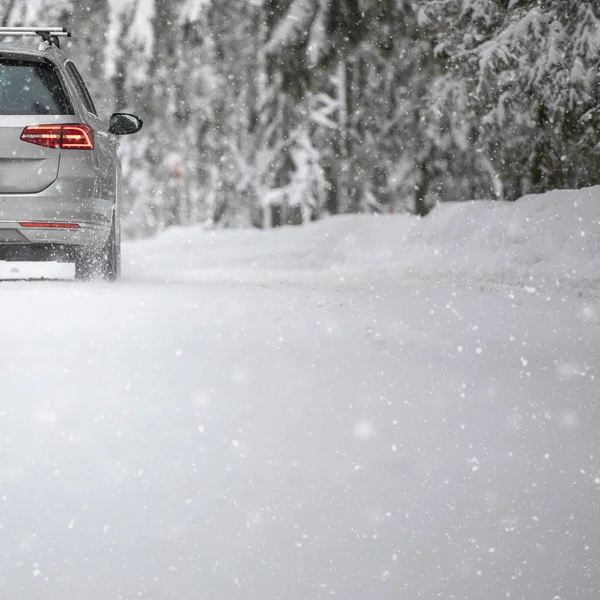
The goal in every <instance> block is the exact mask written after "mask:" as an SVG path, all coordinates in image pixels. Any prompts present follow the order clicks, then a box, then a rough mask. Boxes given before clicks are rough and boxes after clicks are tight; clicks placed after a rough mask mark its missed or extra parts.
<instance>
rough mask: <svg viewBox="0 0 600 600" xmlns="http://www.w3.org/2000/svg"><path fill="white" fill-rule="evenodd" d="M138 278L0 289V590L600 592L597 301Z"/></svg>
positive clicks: (195, 594)
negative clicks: (106, 282)
mask: <svg viewBox="0 0 600 600" xmlns="http://www.w3.org/2000/svg"><path fill="white" fill-rule="evenodd" d="M132 249H133V247H130V251H131V250H132ZM240 256H241V254H240ZM149 260H150V259H149ZM151 260H154V259H151ZM232 260H233V259H232ZM150 267H152V265H150ZM149 270H150V271H152V272H155V273H158V272H159V271H160V269H159V268H158V266H156V268H150V269H149ZM149 270H148V269H142V268H140V267H139V265H138V266H135V265H133V266H131V265H130V266H129V267H128V269H127V272H126V280H125V281H123V282H121V283H119V284H117V285H113V286H111V285H104V284H87V285H86V284H77V283H73V282H5V283H0V297H1V303H2V315H3V319H2V326H1V328H0V336H1V346H0V398H1V406H0V440H1V453H0V594H2V596H3V597H6V598H16V597H19V598H28V599H33V598H39V599H58V598H60V599H63V598H64V599H71V598H82V599H83V598H85V599H86V600H106V599H107V598H124V599H130V598H134V597H139V598H142V599H149V600H163V599H164V598H173V599H177V600H183V599H189V600H192V599H193V600H197V599H202V598H206V599H211V600H216V599H222V600H251V599H260V600H270V599H276V598H281V599H285V600H316V599H320V598H329V597H332V596H334V597H339V598H343V599H344V600H367V599H369V600H370V599H373V600H375V599H376V600H398V599H399V598H403V599H406V600H416V599H417V598H420V599H425V600H433V599H434V598H444V599H449V598H456V599H461V600H464V599H469V600H470V599H479V598H485V599H486V600H487V599H495V598H498V599H499V598H518V599H526V600H548V599H552V598H560V599H561V600H567V599H573V598H585V599H590V600H591V599H592V598H593V599H597V598H598V597H599V596H600V434H599V431H600V412H599V408H598V404H599V401H600V391H599V390H600V386H599V384H598V377H599V376H600V373H599V372H598V371H599V367H600V354H599V351H600V313H599V312H598V310H597V308H598V304H597V301H596V300H593V299H590V298H586V297H585V296H584V297H578V296H577V295H576V294H574V293H573V294H569V293H565V294H561V295H559V294H558V293H548V294H540V293H533V290H529V291H527V290H524V289H515V288H511V287H507V286H460V285H456V284H455V283H452V282H451V281H446V282H445V283H444V282H442V281H439V282H438V281H436V280H435V279H432V278H430V279H422V280H419V279H416V278H415V277H414V276H412V277H408V276H407V277H405V278H404V277H398V276H397V277H395V278H394V277H392V276H391V275H390V276H381V275H378V276H374V275H369V274H367V273H363V274H361V275H356V274H354V275H351V276H347V277H345V279H344V280H343V281H341V280H340V277H339V274H335V273H326V272H324V271H323V272H319V273H317V272H315V273H313V274H311V273H310V272H307V271H298V272H289V271H287V272H286V271H283V270H281V271H275V272H274V271H272V270H270V271H269V270H267V269H258V268H256V269H252V268H251V267H248V266H245V267H244V269H243V270H238V271H235V272H233V271H227V270H223V271H215V270H211V271H209V270H204V271H203V270H202V269H201V268H198V269H196V270H195V271H194V275H193V277H192V276H191V275H190V274H189V271H182V272H181V274H180V276H179V277H175V278H174V279H175V281H172V282H171V283H167V282H166V281H164V279H161V277H160V276H159V275H156V276H153V277H148V276H147V273H148V272H149Z"/></svg>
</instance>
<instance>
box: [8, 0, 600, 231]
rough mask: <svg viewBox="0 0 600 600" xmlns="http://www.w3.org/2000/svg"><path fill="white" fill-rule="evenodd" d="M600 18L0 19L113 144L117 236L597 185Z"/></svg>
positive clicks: (477, 2)
mask: <svg viewBox="0 0 600 600" xmlns="http://www.w3.org/2000/svg"><path fill="white" fill-rule="evenodd" d="M599 18H600V2H599V0H35V1H33V0H0V25H38V24H41V21H43V22H44V23H45V24H47V25H64V26H66V27H68V28H69V29H72V31H73V38H72V40H71V41H69V42H68V43H67V44H63V47H64V48H65V50H66V52H67V53H68V54H70V55H71V56H73V57H74V58H75V60H76V62H77V64H78V66H79V68H80V70H81V71H82V73H83V75H84V78H85V80H86V82H87V84H88V87H89V88H90V90H91V92H92V95H93V96H94V98H95V99H96V100H97V104H98V105H99V107H100V108H101V114H103V115H106V116H108V115H109V114H110V112H111V111H114V110H127V111H130V112H133V113H136V114H138V115H139V116H140V117H141V118H142V119H143V120H144V122H145V127H144V130H143V132H142V134H140V135H139V136H136V137H135V139H123V140H122V142H121V149H120V153H121V157H122V163H123V173H124V193H123V197H124V200H123V202H124V216H125V220H124V223H125V230H126V233H127V235H128V236H129V237H142V236H147V235H151V234H154V233H156V232H158V231H161V230H163V229H165V228H167V227H169V226H172V225H177V224H181V225H187V224H190V223H202V224H205V225H206V226H207V227H248V226H258V227H261V226H262V227H268V226H278V225H282V224H286V223H291V224H298V223H302V222H306V221H308V220H312V219H318V218H321V217H323V216H325V215H334V214H342V213H350V212H372V213H392V212H394V213H395V212H410V213H413V214H415V215H420V216H425V215H427V213H428V212H429V211H430V210H431V208H432V207H433V206H435V205H436V204H437V203H438V202H446V201H462V200H470V199H481V200H496V201H513V200H516V199H518V198H519V197H521V196H523V195H524V194H527V193H537V192H544V191H547V190H550V189H560V188H580V187H584V186H588V185H593V184H597V183H599V182H600V175H599V173H600V169H599V167H600V146H599V141H600V137H599V133H598V132H599V131H600V127H599V125H600V113H599V103H598V100H599V92H600V86H599V74H598V73H599V72H598V67H599V63H600V31H599Z"/></svg>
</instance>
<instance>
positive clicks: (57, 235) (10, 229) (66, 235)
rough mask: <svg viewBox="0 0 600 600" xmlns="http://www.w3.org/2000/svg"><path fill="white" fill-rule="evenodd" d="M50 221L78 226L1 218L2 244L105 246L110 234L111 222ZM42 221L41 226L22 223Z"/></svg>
mask: <svg viewBox="0 0 600 600" xmlns="http://www.w3.org/2000/svg"><path fill="white" fill-rule="evenodd" d="M46 221H47V222H48V223H51V224H52V225H56V224H59V223H68V224H69V225H77V228H74V229H70V228H60V227H54V226H48V227H44V226H43V222H40V221H37V220H34V221H32V220H31V219H30V218H28V219H27V221H26V220H25V219H23V220H21V221H1V220H0V245H13V244H16V245H20V244H37V245H50V244H51V245H61V246H88V247H90V248H98V247H101V246H103V245H104V244H105V243H106V240H107V239H108V236H109V235H110V226H109V224H102V225H97V224H91V223H81V222H78V221H74V220H72V219H70V220H69V221H68V222H67V221H64V220H61V219H58V218H57V219H47V220H46ZM25 222H29V223H31V222H34V223H40V225H42V226H40V227H23V226H22V225H21V223H25Z"/></svg>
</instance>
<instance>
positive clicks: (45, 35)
mask: <svg viewBox="0 0 600 600" xmlns="http://www.w3.org/2000/svg"><path fill="white" fill-rule="evenodd" d="M13 35H19V36H29V35H31V36H34V35H39V36H40V37H41V38H42V40H44V42H48V43H49V44H50V45H51V46H56V47H57V48H60V41H59V39H58V38H61V37H71V32H70V31H67V28H66V27H0V36H13Z"/></svg>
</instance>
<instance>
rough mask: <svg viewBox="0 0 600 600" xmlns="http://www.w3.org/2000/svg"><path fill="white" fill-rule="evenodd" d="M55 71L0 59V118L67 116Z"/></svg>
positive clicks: (67, 105) (37, 64)
mask: <svg viewBox="0 0 600 600" xmlns="http://www.w3.org/2000/svg"><path fill="white" fill-rule="evenodd" d="M70 114H73V109H72V108H71V106H70V103H69V101H68V99H67V97H66V95H65V92H64V91H63V88H62V86H61V84H60V79H59V77H58V74H57V73H56V70H55V68H54V67H53V66H52V65H50V64H48V63H44V62H34V61H24V60H6V59H5V60H0V115H70Z"/></svg>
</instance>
